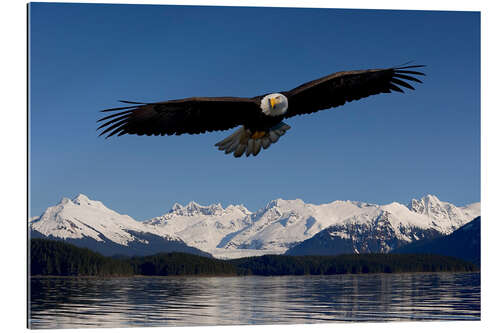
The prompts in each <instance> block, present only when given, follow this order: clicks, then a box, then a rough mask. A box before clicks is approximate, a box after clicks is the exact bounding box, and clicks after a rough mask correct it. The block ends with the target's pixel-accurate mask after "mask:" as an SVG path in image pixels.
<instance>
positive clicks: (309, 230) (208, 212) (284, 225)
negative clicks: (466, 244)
mask: <svg viewBox="0 0 500 333" xmlns="http://www.w3.org/2000/svg"><path fill="white" fill-rule="evenodd" d="M479 215H480V204H479V203H473V204H470V205H467V206H463V207H457V206H455V205H453V204H451V203H448V202H443V201H440V200H439V199H438V198H437V197H435V196H433V195H426V196H424V197H422V198H420V199H413V200H411V202H410V203H409V204H408V205H403V204H400V203H397V202H393V203H391V204H387V205H377V204H371V203H363V202H356V201H333V202H331V203H326V204H320V205H315V204H309V203H305V202H304V201H302V200H301V199H295V200H283V199H276V200H273V201H271V202H269V203H268V204H267V205H266V206H265V207H263V208H261V209H259V210H257V211H256V212H251V211H249V210H248V209H247V208H246V207H244V206H243V205H229V206H227V207H226V208H224V207H222V205H220V204H213V205H209V206H202V205H199V204H197V203H195V202H190V203H189V204H187V205H185V206H183V205H180V204H178V203H176V204H174V205H173V207H172V208H171V209H170V210H169V211H168V212H167V213H166V214H164V215H162V216H159V217H155V218H152V219H149V220H146V221H136V220H134V219H133V218H132V217H130V216H128V215H122V214H119V213H117V212H115V211H113V210H111V209H109V208H107V207H106V206H105V205H104V204H103V203H101V202H100V201H95V200H91V199H89V198H88V197H86V196H85V195H83V194H79V195H78V196H76V197H75V198H74V199H72V200H71V199H68V198H63V199H62V200H61V202H60V203H59V204H57V205H55V206H52V207H49V208H47V210H46V211H45V212H44V213H43V214H42V215H41V216H39V217H34V218H31V219H30V221H29V229H30V234H31V237H37V238H50V239H59V240H65V241H67V242H69V243H73V244H75V245H77V246H85V247H88V248H90V249H93V250H96V251H98V252H101V253H103V254H106V255H113V254H125V255H145V254H152V253H157V252H171V251H179V252H189V253H194V254H202V255H207V256H209V255H212V256H214V257H217V258H239V257H247V256H255V255H263V254H282V253H285V252H286V253H287V254H294V253H295V254H297V253H303V252H300V251H304V249H307V251H309V250H311V249H312V250H313V252H314V254H322V253H323V252H324V253H326V254H334V253H379V252H382V253H387V252H390V251H391V250H393V249H395V248H397V247H400V246H403V245H406V244H409V243H411V242H414V241H418V240H422V239H432V238H435V237H440V236H445V235H449V234H451V233H452V232H453V231H455V230H457V229H459V228H460V227H461V226H463V225H465V224H466V223H467V222H470V221H471V220H473V219H474V218H476V217H477V216H479ZM327 243H328V245H326V244H327ZM322 244H323V245H322Z"/></svg>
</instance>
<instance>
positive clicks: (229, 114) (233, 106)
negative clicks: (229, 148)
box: [98, 97, 260, 137]
mask: <svg viewBox="0 0 500 333" xmlns="http://www.w3.org/2000/svg"><path fill="white" fill-rule="evenodd" d="M122 102H124V103H129V104H130V106H124V107H118V108H113V109H107V110H103V112H114V113H113V114H111V115H109V116H106V117H104V118H101V119H99V120H98V122H104V121H105V122H104V123H102V125H100V126H99V127H98V130H99V129H102V132H101V133H100V135H103V134H107V136H106V137H110V136H113V135H115V134H117V135H118V136H120V135H123V134H137V135H165V134H166V135H173V134H176V135H180V134H184V133H186V134H199V133H204V132H210V131H219V130H227V129H230V128H232V127H235V126H238V125H241V124H242V123H243V122H244V121H245V119H248V118H251V117H253V116H254V115H255V114H256V113H257V112H259V110H260V106H259V102H260V100H259V101H257V100H256V99H255V98H241V97H191V98H185V99H179V100H170V101H166V102H159V103H137V102H128V101H122ZM118 111H119V112H118Z"/></svg>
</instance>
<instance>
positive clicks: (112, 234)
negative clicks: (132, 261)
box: [30, 194, 154, 245]
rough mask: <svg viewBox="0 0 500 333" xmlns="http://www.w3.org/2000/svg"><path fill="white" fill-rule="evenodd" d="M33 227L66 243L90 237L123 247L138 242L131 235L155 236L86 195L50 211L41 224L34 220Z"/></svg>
mask: <svg viewBox="0 0 500 333" xmlns="http://www.w3.org/2000/svg"><path fill="white" fill-rule="evenodd" d="M30 227H31V228H32V230H34V231H38V232H39V233H41V234H43V235H45V236H53V237H56V238H62V239H67V238H71V239H82V238H85V237H90V238H93V239H95V240H97V241H99V242H101V241H105V238H107V239H109V240H111V241H113V242H115V243H118V244H121V245H126V244H128V243H129V242H131V241H133V240H135V239H136V237H135V236H133V235H132V234H130V233H129V232H128V231H135V232H149V233H153V232H154V230H153V229H152V228H151V227H150V226H147V225H144V224H143V223H140V222H137V221H135V220H134V219H133V218H131V217H130V216H128V215H122V214H118V213H117V212H115V211H113V210H111V209H109V208H107V207H106V206H104V205H103V204H102V203H101V202H100V201H94V200H91V199H89V198H88V197H87V196H85V195H83V194H79V195H77V196H76V197H75V198H74V199H73V200H70V199H68V198H63V199H62V200H61V202H60V203H59V204H58V205H56V206H52V207H49V208H47V209H46V210H45V212H44V213H43V214H42V215H41V216H40V217H39V218H38V219H37V220H33V221H32V222H31V224H30Z"/></svg>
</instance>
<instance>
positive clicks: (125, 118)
mask: <svg viewBox="0 0 500 333" xmlns="http://www.w3.org/2000/svg"><path fill="white" fill-rule="evenodd" d="M417 67H423V66H406V67H398V68H387V69H369V70H360V71H348V72H338V73H334V74H331V75H328V76H325V77H322V78H320V79H317V80H314V81H311V82H308V83H305V84H303V85H301V86H299V87H297V88H294V89H292V90H289V91H284V92H281V94H283V95H285V96H286V97H287V99H288V110H287V112H286V113H285V114H283V115H281V116H267V115H265V114H264V113H262V111H261V109H260V101H261V99H262V97H264V96H265V95H261V96H256V97H253V98H241V97H192V98H186V99H179V100H170V101H166V102H159V103H136V102H126V101H124V102H125V103H129V104H130V106H125V107H119V108H113V109H107V110H103V111H104V112H109V111H117V112H116V113H113V114H111V115H109V116H107V117H104V118H101V119H99V120H98V121H99V122H104V123H103V124H102V125H101V126H99V128H98V129H103V131H102V132H101V133H100V135H103V134H107V137H109V136H112V135H115V134H116V135H118V136H120V135H123V134H137V135H165V134H166V135H173V134H176V135H180V134H185V133H186V134H200V133H204V132H210V131H219V130H227V129H230V128H233V127H236V126H239V125H244V126H245V128H247V129H250V130H251V131H252V132H254V131H266V130H268V129H269V128H271V127H273V126H275V125H277V124H279V123H280V122H281V120H282V119H283V118H290V117H293V116H296V115H300V114H307V113H312V112H316V111H320V110H325V109H329V108H332V107H336V106H340V105H343V104H345V103H346V102H350V101H353V100H358V99H361V98H364V97H368V96H370V95H376V94H380V93H390V92H392V91H398V92H403V90H402V89H401V88H400V86H401V87H405V88H408V89H413V87H412V86H411V85H409V84H408V83H407V82H406V81H414V82H421V81H420V80H418V79H417V78H415V77H414V75H424V74H423V73H421V72H416V71H413V70H408V69H411V68H417Z"/></svg>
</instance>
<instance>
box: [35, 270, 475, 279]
mask: <svg viewBox="0 0 500 333" xmlns="http://www.w3.org/2000/svg"><path fill="white" fill-rule="evenodd" d="M476 273H479V274H481V270H477V271H441V272H430V271H422V272H394V273H359V274H354V273H344V274H302V275H296V274H288V275H258V274H247V275H228V274H226V275H204V274H199V275H195V274H185V275H117V276H97V275H30V276H28V278H29V279H56V278H63V279H127V278H134V279H135V278H137V279H140V278H159V279H163V278H191V277H194V278H213V277H217V278H234V277H238V278H245V277H263V278H274V277H288V276H295V277H298V276H309V277H316V276H371V275H404V274H476Z"/></svg>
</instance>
